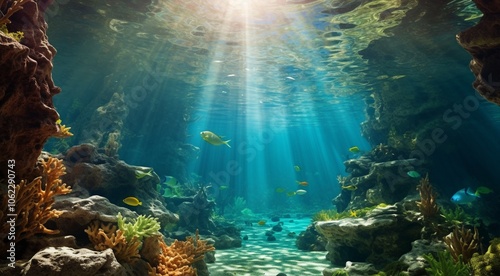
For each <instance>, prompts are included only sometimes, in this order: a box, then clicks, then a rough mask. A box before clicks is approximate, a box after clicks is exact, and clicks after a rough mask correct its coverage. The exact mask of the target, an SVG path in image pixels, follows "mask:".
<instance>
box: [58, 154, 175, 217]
mask: <svg viewBox="0 0 500 276" xmlns="http://www.w3.org/2000/svg"><path fill="white" fill-rule="evenodd" d="M63 160H64V164H65V165H66V168H67V174H66V175H64V176H63V178H62V179H63V182H65V183H67V184H68V185H71V186H72V187H73V189H75V190H76V193H83V194H85V191H87V192H88V194H89V195H99V196H103V197H106V198H108V199H109V201H110V203H111V204H109V203H107V202H106V200H104V199H103V198H99V197H95V198H94V197H92V200H91V201H89V200H90V199H91V198H87V199H85V200H80V201H78V200H77V201H75V200H74V199H71V200H70V199H67V200H70V201H72V202H73V203H71V202H67V203H63V202H64V201H61V203H60V204H66V205H68V204H69V205H71V204H73V207H70V208H74V209H73V210H81V211H82V212H86V213H87V214H88V216H91V217H92V216H97V213H95V214H94V213H92V212H99V213H102V214H108V213H110V212H109V211H110V210H112V211H119V210H116V209H120V208H118V207H116V206H121V207H126V209H133V210H134V211H136V212H137V213H139V214H144V215H152V216H153V217H156V218H158V221H159V222H160V224H161V225H162V226H167V225H169V224H172V223H176V222H177V221H178V220H179V217H178V216H177V215H176V214H174V213H172V212H171V211H169V210H168V209H167V208H166V207H165V203H164V199H163V197H162V196H161V195H159V194H158V193H157V192H156V184H158V183H159V182H160V179H159V178H158V176H157V175H156V174H155V173H154V172H153V169H152V168H145V167H139V166H131V165H129V164H127V163H125V162H123V161H121V160H118V159H116V158H114V157H110V156H108V155H106V154H104V153H103V152H99V151H98V150H97V149H96V148H95V147H94V146H93V145H90V144H83V145H79V146H75V147H72V148H71V149H69V150H68V151H67V152H66V154H65V156H63ZM136 173H139V174H141V176H139V177H138V176H137V175H136ZM130 196H133V197H136V198H138V199H139V200H140V201H141V202H142V204H141V205H139V206H128V205H126V204H125V203H123V199H124V198H126V197H130ZM79 197H81V196H79ZM96 202H98V203H96ZM96 204H97V205H96ZM115 205H116V206H115ZM82 206H84V207H82ZM89 206H93V207H91V208H94V207H96V206H98V207H99V208H97V209H95V208H94V209H93V210H92V212H91V213H88V211H90V210H87V209H86V208H87V207H89ZM122 209H125V208H122ZM111 213H113V212H111ZM102 214H101V215H102ZM116 214H117V212H114V215H115V216H116ZM122 214H123V213H122ZM101 215H100V216H101ZM103 221H109V219H105V220H103ZM113 221H114V220H113Z"/></svg>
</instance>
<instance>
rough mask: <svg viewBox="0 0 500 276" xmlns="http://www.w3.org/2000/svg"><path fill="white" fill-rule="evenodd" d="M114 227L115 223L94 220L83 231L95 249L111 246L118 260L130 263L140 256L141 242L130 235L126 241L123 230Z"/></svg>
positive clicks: (104, 248) (101, 249) (100, 249)
mask: <svg viewBox="0 0 500 276" xmlns="http://www.w3.org/2000/svg"><path fill="white" fill-rule="evenodd" d="M116 229H117V227H116V225H113V224H111V223H109V224H103V223H100V222H99V221H94V222H93V223H91V224H90V225H89V227H88V228H87V229H85V233H87V235H88V236H89V239H90V241H91V242H92V244H93V245H94V248H95V249H96V250H99V251H103V250H106V249H108V248H111V249H112V250H113V252H114V254H115V257H116V259H117V260H118V261H119V262H126V263H131V262H134V261H135V260H137V259H138V258H140V257H141V256H140V255H139V247H140V246H141V244H142V243H141V242H140V241H139V240H138V239H137V237H132V239H131V240H130V241H128V242H127V239H126V238H125V236H124V235H123V232H122V231H121V230H116Z"/></svg>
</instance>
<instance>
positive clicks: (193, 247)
mask: <svg viewBox="0 0 500 276" xmlns="http://www.w3.org/2000/svg"><path fill="white" fill-rule="evenodd" d="M160 246H161V252H162V253H161V254H160V255H159V256H158V257H157V260H156V261H155V264H154V271H151V273H150V275H178V276H191V275H193V276H194V275H197V274H196V270H195V269H194V268H193V267H192V265H193V264H194V263H196V262H198V261H201V260H203V258H204V254H205V252H208V251H212V250H215V248H214V247H213V246H211V245H208V244H207V242H206V241H203V240H200V238H199V235H198V231H197V232H196V234H195V237H194V238H193V237H188V238H187V240H186V241H178V240H175V241H174V242H173V243H172V244H171V245H167V244H166V243H165V242H164V241H163V240H161V241H160Z"/></svg>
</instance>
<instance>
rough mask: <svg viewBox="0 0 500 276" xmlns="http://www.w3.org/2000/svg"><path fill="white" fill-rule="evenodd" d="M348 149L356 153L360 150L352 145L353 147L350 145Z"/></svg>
mask: <svg viewBox="0 0 500 276" xmlns="http://www.w3.org/2000/svg"><path fill="white" fill-rule="evenodd" d="M349 151H350V152H352V153H358V152H360V151H361V150H360V149H359V148H358V147H357V146H354V147H350V148H349Z"/></svg>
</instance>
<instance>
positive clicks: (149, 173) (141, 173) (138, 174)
mask: <svg viewBox="0 0 500 276" xmlns="http://www.w3.org/2000/svg"><path fill="white" fill-rule="evenodd" d="M152 173H153V169H150V170H149V171H147V172H145V171H141V170H135V178H137V179H141V178H144V177H146V176H151V177H153V174H152Z"/></svg>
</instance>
